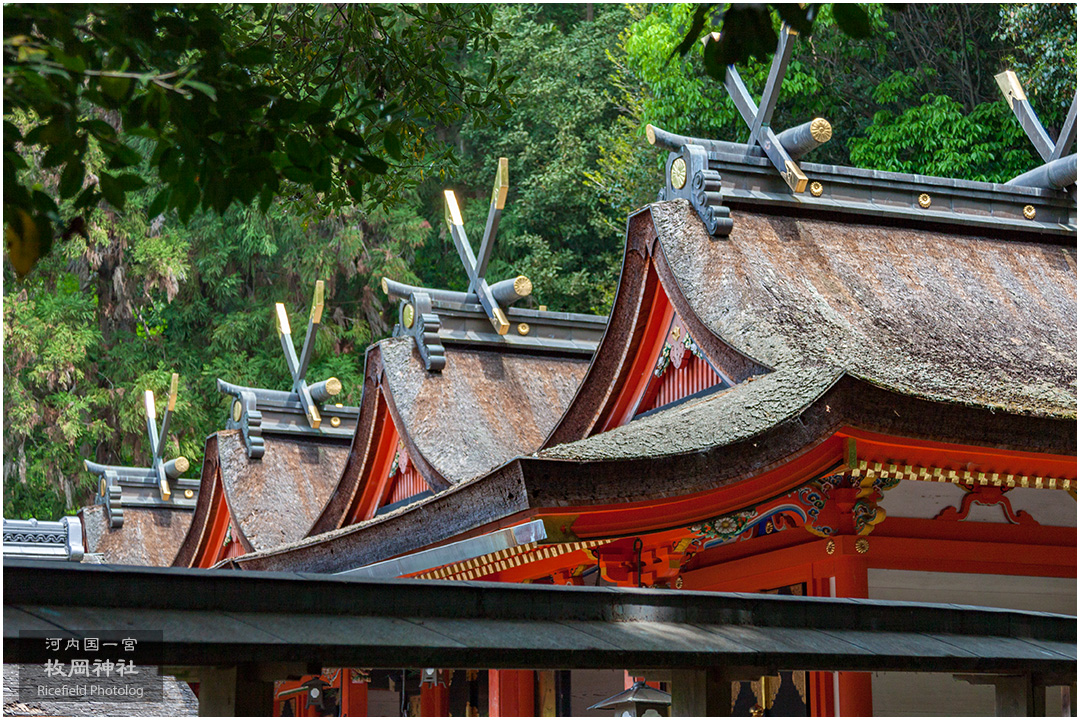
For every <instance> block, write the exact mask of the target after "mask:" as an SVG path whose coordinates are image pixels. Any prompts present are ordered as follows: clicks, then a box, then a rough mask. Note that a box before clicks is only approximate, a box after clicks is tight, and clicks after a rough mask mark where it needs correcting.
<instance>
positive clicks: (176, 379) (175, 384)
mask: <svg viewBox="0 0 1080 720" xmlns="http://www.w3.org/2000/svg"><path fill="white" fill-rule="evenodd" d="M179 387H180V375H179V374H178V373H173V374H172V381H171V382H170V383H169V410H175V409H176V393H177V390H179Z"/></svg>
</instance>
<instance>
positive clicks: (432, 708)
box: [420, 683, 450, 717]
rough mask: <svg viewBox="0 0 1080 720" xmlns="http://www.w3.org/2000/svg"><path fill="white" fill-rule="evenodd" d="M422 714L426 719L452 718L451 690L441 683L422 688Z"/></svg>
mask: <svg viewBox="0 0 1080 720" xmlns="http://www.w3.org/2000/svg"><path fill="white" fill-rule="evenodd" d="M420 714H421V715H423V716H424V717H450V688H448V687H446V686H445V685H441V684H439V683H435V684H434V685H423V686H421V688H420Z"/></svg>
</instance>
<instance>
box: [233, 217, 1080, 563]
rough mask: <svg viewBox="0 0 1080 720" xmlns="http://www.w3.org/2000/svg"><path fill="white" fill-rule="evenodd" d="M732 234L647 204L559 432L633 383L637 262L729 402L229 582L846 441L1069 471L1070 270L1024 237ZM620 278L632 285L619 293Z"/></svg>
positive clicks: (712, 479)
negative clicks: (880, 437) (850, 430)
mask: <svg viewBox="0 0 1080 720" xmlns="http://www.w3.org/2000/svg"><path fill="white" fill-rule="evenodd" d="M732 217H733V218H734V220H735V229H734V230H733V231H732V233H731V235H730V237H728V238H726V239H721V240H717V239H713V238H710V237H709V236H708V235H706V233H705V232H704V229H703V227H702V224H701V221H700V220H699V219H698V218H697V216H696V214H694V213H693V212H692V211H691V209H690V207H689V205H688V204H687V203H686V202H685V201H672V202H667V203H656V204H653V205H651V206H649V207H648V208H646V209H645V210H643V211H641V212H640V213H637V214H636V215H635V216H633V217H632V218H631V221H630V225H629V227H628V251H627V261H626V265H625V266H624V275H623V278H622V281H621V282H622V283H623V286H621V287H620V296H619V298H620V300H619V301H618V302H620V303H625V304H626V306H625V307H623V306H620V305H619V304H618V303H617V306H616V307H615V308H614V309H613V313H612V319H611V324H610V325H609V328H608V334H607V336H605V340H604V342H603V343H601V346H600V348H599V350H598V351H597V356H596V358H595V359H594V361H593V364H592V366H591V369H590V371H589V375H588V377H586V378H585V380H584V384H583V385H582V390H581V392H580V393H579V394H578V397H577V398H576V399H575V400H574V402H573V404H571V405H570V409H569V410H568V411H567V416H566V417H564V418H563V419H562V421H561V423H567V424H568V425H572V426H573V428H574V432H576V433H583V434H584V435H589V434H591V433H594V432H595V428H596V422H595V420H596V418H597V417H599V414H600V413H601V408H602V407H603V405H604V404H605V403H609V402H610V397H611V395H612V393H613V392H614V391H615V387H616V385H615V383H617V382H619V381H620V380H619V376H620V373H621V372H623V371H622V370H620V368H624V367H625V366H624V365H623V364H622V363H623V360H622V359H621V358H623V357H624V356H625V355H626V352H627V350H626V344H627V343H628V342H640V339H637V340H633V339H632V338H631V328H632V327H633V326H634V325H635V323H636V321H634V322H625V319H626V317H629V316H636V315H637V314H638V313H639V310H640V308H639V305H640V302H641V300H640V298H641V297H642V296H643V293H644V291H643V290H642V291H641V292H637V291H635V292H627V293H623V289H624V287H625V288H637V289H642V288H645V287H646V286H645V282H644V280H643V278H645V277H646V275H647V273H648V272H649V268H648V265H647V263H645V262H641V261H640V260H637V261H635V258H634V257H632V254H634V255H635V256H636V257H638V258H641V259H643V258H645V257H646V251H647V252H648V255H649V256H650V257H652V258H654V259H655V260H656V263H655V269H656V272H657V274H658V276H659V281H660V282H661V283H662V284H663V287H664V289H665V290H666V291H667V292H668V294H669V297H671V300H672V303H673V304H674V306H675V307H676V309H677V310H678V311H679V313H680V315H681V316H682V317H683V319H684V320H688V321H690V322H689V327H690V328H692V329H693V331H694V332H695V338H696V339H697V340H698V341H699V344H700V345H701V346H702V347H703V348H704V349H705V351H706V352H707V353H708V354H709V356H710V359H711V360H713V361H714V362H716V363H717V364H718V365H719V366H720V367H722V368H723V367H725V362H730V363H737V364H739V367H738V371H737V372H730V373H728V374H729V376H731V377H733V378H736V382H737V384H736V385H735V386H734V387H731V388H728V389H726V390H721V391H717V392H714V393H712V394H709V395H707V396H704V397H699V398H695V399H692V400H689V401H686V402H683V403H681V404H678V405H675V406H672V407H669V408H666V409H661V410H659V411H657V412H654V413H652V414H650V415H648V416H646V417H642V418H639V419H637V420H634V421H633V422H631V423H629V424H627V425H624V426H622V427H619V428H616V429H614V430H610V431H608V432H602V433H599V434H592V435H591V437H585V438H584V439H580V440H577V441H575V442H564V443H563V444H558V445H554V446H553V447H549V448H547V449H546V450H543V451H541V452H539V453H537V454H536V455H534V456H532V457H521V458H518V459H515V460H513V461H512V462H510V463H508V464H506V465H504V466H502V467H500V468H497V469H496V470H494V471H492V472H490V473H489V474H487V475H486V476H482V477H477V478H475V479H473V480H469V481H466V482H461V483H459V484H457V485H456V486H455V487H453V488H452V489H450V490H449V491H446V492H443V493H439V494H437V495H435V496H434V497H430V498H427V499H425V500H422V501H419V502H418V503H416V504H414V505H413V506H411V507H408V508H401V509H399V510H397V511H395V512H393V513H391V514H389V515H387V516H383V517H379V518H375V519H373V520H371V521H368V522H365V523H362V524H360V525H356V526H352V527H348V528H343V529H340V530H337V531H335V532H331V533H326V534H324V535H319V536H316V537H311V538H307V539H305V540H303V541H301V542H298V543H295V544H292V545H289V546H282V547H280V548H275V549H273V550H270V551H267V552H263V553H256V554H253V555H248V556H246V557H241V558H236V559H235V560H233V561H231V564H232V565H233V566H239V567H244V568H248V569H260V570H272V569H290V570H298V569H308V570H318V571H324V572H329V571H335V570H344V569H347V568H349V567H357V566H359V565H363V564H365V563H370V562H375V561H377V560H382V559H385V558H388V557H393V556H395V555H398V554H401V553H405V552H409V551H411V550H415V549H417V548H420V547H425V546H429V545H434V544H438V543H440V542H445V541H446V540H450V539H453V538H457V537H460V536H461V534H462V533H466V532H470V531H475V530H476V529H478V528H482V527H488V526H491V525H492V524H493V523H496V522H499V521H500V520H502V519H505V518H507V517H510V516H514V515H520V514H522V513H528V512H530V511H535V510H538V509H541V508H548V509H550V508H555V507H574V508H580V507H582V506H587V505H615V504H621V503H628V502H637V501H643V500H662V499H667V498H681V497H689V496H693V495H694V494H695V493H701V492H706V491H712V490H716V489H718V488H722V487H725V486H734V485H736V484H738V483H741V482H744V481H746V480H748V479H751V478H754V477H758V476H759V475H760V474H761V473H762V472H763V470H765V469H768V468H777V467H780V466H787V465H790V464H791V463H793V462H794V461H796V460H800V459H801V458H805V456H806V454H807V453H809V452H811V449H813V448H819V447H822V446H823V443H825V442H826V441H828V440H829V439H830V438H832V437H834V435H835V433H836V432H837V431H839V430H840V429H842V428H844V427H856V428H860V429H863V430H867V431H870V432H877V433H883V434H886V435H896V436H903V437H909V438H913V439H917V438H923V439H926V440H932V441H935V442H947V443H957V444H959V445H975V446H982V447H990V448H1002V449H1009V450H1017V451H1024V452H1036V453H1055V454H1059V455H1068V454H1071V453H1072V452H1073V450H1074V448H1075V442H1076V426H1075V421H1074V418H1075V415H1076V320H1075V318H1076V271H1075V254H1074V251H1072V250H1071V249H1066V248H1063V247H1061V246H1060V245H1056V244H1053V243H1052V242H1046V243H1043V242H1040V239H1041V238H1040V237H1038V236H1035V235H1029V236H1027V237H1025V238H1022V239H1021V238H1017V239H1011V240H1010V239H1000V238H991V237H982V236H980V235H978V234H977V231H976V230H972V229H971V228H970V227H964V228H963V229H962V230H956V231H951V232H948V233H945V232H941V231H939V230H935V229H932V228H930V227H928V226H926V225H925V224H923V225H921V226H916V225H914V224H912V225H911V226H909V227H900V226H889V225H883V224H880V225H879V224H874V223H868V222H867V221H866V220H865V219H860V220H858V221H852V220H851V219H848V220H846V221H841V220H838V219H835V218H824V217H818V218H806V217H798V216H794V215H791V214H787V215H782V216H768V215H764V214H761V213H756V212H755V213H750V212H741V211H735V212H733V213H732ZM653 238H655V239H656V241H657V242H656V246H655V247H652V246H651V241H652V239H653ZM631 245H633V247H631ZM631 251H633V253H632V252H631ZM627 268H636V270H635V271H634V272H636V273H637V274H638V276H639V277H636V278H631V277H628V276H627V273H628V270H627ZM632 304H636V305H635V307H630V305H632ZM624 316H625V317H624ZM620 328H623V330H620ZM697 335H701V337H697ZM706 336H708V337H706ZM721 346H722V347H721ZM402 352H404V350H402ZM415 364H417V365H418V362H417V363H415ZM594 375H595V376H597V377H598V378H600V379H599V381H598V382H597V381H596V378H594V377H593V376H594ZM590 385H591V386H590ZM414 394H419V390H417V391H416V392H415V393H414ZM583 397H585V398H587V400H588V401H587V402H582V400H583ZM417 407H424V406H422V405H418V406H417ZM574 413H577V415H578V416H577V417H573V415H574ZM418 414H419V415H421V416H422V413H418ZM463 426H467V425H463ZM435 427H438V425H437V424H436V425H435ZM590 428H591V430H590ZM583 431H584V432H583ZM571 435H572V433H571ZM555 436H558V431H556V433H555ZM578 437H582V434H579V435H578ZM432 442H434V440H432ZM468 444H469V437H468V436H466V437H447V438H444V439H442V440H441V442H440V447H441V448H442V452H444V453H448V452H457V451H464V449H465V448H466V447H467V446H468ZM837 452H839V450H837ZM690 521H691V520H689V519H683V520H680V522H690ZM673 522H674V521H673Z"/></svg>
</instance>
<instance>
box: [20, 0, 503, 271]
mask: <svg viewBox="0 0 1080 720" xmlns="http://www.w3.org/2000/svg"><path fill="white" fill-rule="evenodd" d="M491 23H492V13H491V10H490V9H489V8H486V7H483V6H450V5H440V4H426V5H415V6H413V5H399V6H394V7H392V8H391V7H383V6H378V5H366V4H357V5H331V6H324V5H304V4H300V5H276V4H265V5H261V6H251V5H242V4H234V5H199V4H192V5H153V4H149V5H147V4H110V5H91V6H85V5H36V4H18V5H10V6H7V7H5V9H4V80H5V87H4V107H5V112H6V113H8V114H10V115H14V116H15V117H16V118H18V119H21V121H22V122H18V121H17V120H16V121H9V120H5V123H4V180H5V182H4V206H5V216H9V215H11V216H12V217H11V220H9V222H11V223H12V224H10V225H9V227H13V228H14V230H15V232H13V233H12V237H9V242H11V243H12V244H13V245H14V248H15V249H14V250H13V252H12V260H13V261H14V262H15V263H16V270H17V271H19V272H20V273H23V274H25V273H26V272H27V271H28V270H29V267H30V265H31V264H32V262H33V260H35V259H36V257H37V256H38V255H40V254H43V253H42V252H41V251H42V250H44V249H45V248H46V247H47V246H48V244H49V241H50V239H51V234H52V228H53V227H79V226H80V224H81V223H83V222H84V221H85V218H83V217H82V215H75V216H74V217H69V213H81V212H82V211H84V210H85V209H87V208H90V207H93V206H94V205H96V204H97V202H98V201H99V200H102V199H104V200H106V201H107V202H108V203H109V204H110V205H111V206H112V207H114V208H116V209H117V210H123V209H124V206H125V204H126V200H127V195H128V193H131V192H134V191H138V190H142V189H143V188H145V187H147V186H148V184H149V183H151V182H153V183H154V184H155V185H156V186H157V187H156V192H155V194H154V197H153V199H152V200H151V203H150V206H149V208H148V212H149V213H150V214H151V215H152V216H157V215H160V214H161V213H165V212H169V211H175V212H176V213H177V215H178V217H179V218H180V220H182V221H184V220H187V219H188V218H190V217H191V216H192V215H193V213H195V211H196V210H213V211H215V212H217V213H219V214H220V213H223V212H225V211H226V210H227V209H228V208H229V207H230V206H231V205H232V204H233V203H238V204H240V205H249V204H251V203H253V202H255V201H257V202H258V205H259V207H260V208H261V209H262V210H263V211H266V210H267V209H268V208H269V207H270V203H271V202H272V200H273V199H274V197H276V196H277V195H279V194H298V195H299V196H300V197H302V198H304V199H306V200H307V201H308V202H310V203H312V204H316V203H317V204H319V205H326V206H330V207H340V206H342V205H344V204H347V203H353V202H355V203H365V206H367V207H371V206H373V205H376V204H379V203H382V202H385V201H387V200H397V199H399V198H400V196H401V193H402V192H403V191H404V190H405V189H407V188H409V187H411V186H413V185H415V183H416V179H417V178H418V177H419V176H421V175H422V173H423V172H424V171H427V172H428V173H431V172H433V171H434V172H438V171H439V170H444V169H445V167H446V163H448V162H452V159H453V155H452V154H451V153H450V149H449V148H447V147H445V146H444V147H441V148H440V147H438V143H437V142H436V141H435V140H434V138H433V136H432V135H431V134H430V131H431V130H432V129H433V128H436V127H440V126H448V125H451V124H453V123H454V122H457V121H458V120H460V119H461V117H462V116H463V114H465V113H466V112H467V113H468V114H469V117H470V118H471V119H472V120H473V121H474V122H479V123H482V122H484V121H487V120H491V119H498V117H499V114H500V112H504V111H505V107H506V99H507V98H506V86H507V84H508V83H509V80H510V79H509V78H506V77H505V76H504V75H503V74H501V73H499V68H498V66H497V64H495V62H494V61H492V62H491V63H490V64H488V65H487V66H486V67H483V68H480V67H467V66H464V65H461V64H460V63H457V62H456V61H455V60H456V58H457V57H458V56H460V55H461V54H464V53H472V54H475V55H487V54H489V53H490V52H492V51H493V50H495V49H497V48H498V46H499V38H498V37H497V36H496V34H495V33H493V32H492V29H491ZM20 126H21V127H20ZM95 151H97V152H100V153H101V155H102V158H103V160H104V163H103V164H102V165H101V166H99V167H98V168H97V172H96V173H94V174H93V177H91V178H88V176H87V160H88V156H89V155H90V154H91V153H94V152H95ZM433 151H435V152H433ZM34 152H41V153H43V154H42V156H41V157H40V158H35V164H36V165H37V166H38V167H40V168H42V169H47V170H54V171H55V173H56V174H57V175H58V182H57V184H56V187H55V188H52V187H50V188H45V187H37V186H36V185H34V184H28V183H27V182H26V181H25V180H23V181H20V179H19V176H18V171H20V170H25V169H26V168H27V167H28V162H27V161H28V156H29V154H31V153H34ZM391 167H392V168H393V170H392V171H391ZM139 169H145V170H147V171H149V172H150V173H151V174H153V175H154V176H155V178H154V179H156V181H157V182H154V180H153V179H148V178H147V177H145V176H144V174H143V173H140V172H139ZM24 177H25V176H24ZM88 180H89V182H88ZM71 198H74V200H73V203H72V204H71V205H70V209H68V208H65V210H68V212H64V211H62V210H61V208H60V205H59V204H58V200H68V199H71ZM76 218H77V219H78V220H79V222H78V223H75V225H72V223H74V222H75V219H76ZM12 221H14V222H12ZM39 247H40V249H39ZM18 250H22V252H19V251H18Z"/></svg>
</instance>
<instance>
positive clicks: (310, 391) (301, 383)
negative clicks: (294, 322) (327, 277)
mask: <svg viewBox="0 0 1080 720" xmlns="http://www.w3.org/2000/svg"><path fill="white" fill-rule="evenodd" d="M323 293H324V289H323V281H322V280H319V281H317V282H316V283H315V294H314V295H313V296H312V298H311V312H310V313H309V314H308V325H307V332H306V333H305V334H304V344H303V346H302V347H301V349H300V357H299V358H297V356H296V348H295V347H294V346H293V340H292V330H291V329H290V328H289V313H288V312H287V311H286V310H285V305H284V304H283V303H275V304H274V308H275V310H276V312H277V330H278V338H279V339H280V340H281V349H282V350H283V351H284V353H285V364H286V365H288V366H289V374H290V375H291V376H292V381H293V385H292V389H293V392H294V393H296V394H297V395H298V396H299V398H300V404H301V405H302V406H303V409H304V415H305V416H307V420H308V424H309V425H311V427H312V428H314V429H316V430H318V429H319V425H321V424H322V416H321V415H320V414H319V408H318V407H317V406H318V405H321V404H322V403H324V402H326V401H327V400H329V399H330V398H331V397H333V396H334V395H337V394H338V393H340V392H341V381H340V380H338V379H337V378H335V377H332V378H329V379H327V380H323V381H322V382H318V383H315V384H314V385H310V386H309V385H308V384H307V371H308V365H310V364H311V356H312V354H313V353H314V352H315V336H316V335H317V334H318V332H319V325H321V324H322V314H323Z"/></svg>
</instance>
